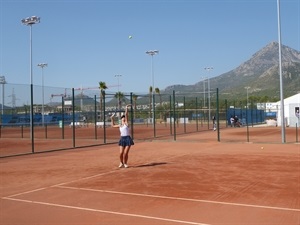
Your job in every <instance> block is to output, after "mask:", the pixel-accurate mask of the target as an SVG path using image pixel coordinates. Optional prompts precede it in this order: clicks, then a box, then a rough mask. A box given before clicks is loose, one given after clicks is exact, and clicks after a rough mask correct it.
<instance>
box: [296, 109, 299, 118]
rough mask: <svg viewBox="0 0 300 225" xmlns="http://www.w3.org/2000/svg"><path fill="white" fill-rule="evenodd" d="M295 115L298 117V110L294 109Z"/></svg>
mask: <svg viewBox="0 0 300 225" xmlns="http://www.w3.org/2000/svg"><path fill="white" fill-rule="evenodd" d="M295 115H296V117H297V118H299V110H296V112H295Z"/></svg>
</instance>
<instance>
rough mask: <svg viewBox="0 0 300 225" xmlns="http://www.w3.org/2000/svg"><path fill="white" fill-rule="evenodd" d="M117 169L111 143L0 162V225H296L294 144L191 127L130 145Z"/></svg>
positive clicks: (298, 161) (298, 194) (299, 195)
mask: <svg viewBox="0 0 300 225" xmlns="http://www.w3.org/2000/svg"><path fill="white" fill-rule="evenodd" d="M226 132H228V135H229V136H231V135H232V134H233V133H234V134H235V135H236V132H244V130H242V129H240V130H238V129H227V130H224V131H222V135H223V136H222V137H224V139H226V137H227V136H226V135H227V133H226ZM214 135H215V133H214ZM268 135H269V136H271V135H274V133H271V134H268ZM277 135H278V134H277V133H276V136H277ZM279 139H280V137H279ZM196 140H199V141H196ZM266 140H268V139H266ZM279 142H280V140H279ZM262 147H263V148H262ZM118 165H119V161H118V147H117V145H116V144H110V145H102V146H94V147H88V148H79V149H72V150H67V151H59V152H48V153H42V154H32V155H24V156H17V157H8V158H1V159H0V166H1V171H0V174H1V185H0V190H1V205H0V206H1V210H0V224H3V225H4V224H5V225H13V224H15V225H23V224H26V225H27V224H47V225H48V224H53V225H54V224H55V225H58V224H72V225H87V224H88V225H92V224H97V225H99V224H116V225H119V224H120V225H121V224H122V225H124V224H126V225H127V224H131V225H132V224H139V225H148V224H159V225H160V224H163V225H165V224H168V225H169V224H170V225H172V224H199V225H203V224H207V225H215V224H226V225H227V224H251V225H253V224H259V225H270V224H272V225H273V224H278V225H279V224H280V225H282V224H286V225H298V224H300V201H299V199H300V191H299V190H300V145H299V144H298V143H287V144H280V143H279V144H278V143H268V142H267V141H266V142H264V143H255V142H246V141H238V142H233V141H224V142H217V141H216V140H215V136H214V137H212V134H211V133H208V132H200V133H192V134H189V135H184V136H181V137H180V138H178V140H177V141H172V140H154V141H136V143H135V145H134V146H133V147H132V150H131V152H130V160H129V166H130V167H129V168H127V169H125V168H122V169H119V168H118Z"/></svg>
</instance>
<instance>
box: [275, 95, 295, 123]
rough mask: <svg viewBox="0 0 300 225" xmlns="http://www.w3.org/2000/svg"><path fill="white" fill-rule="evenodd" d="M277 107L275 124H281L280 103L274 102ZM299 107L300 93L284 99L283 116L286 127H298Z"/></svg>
mask: <svg viewBox="0 0 300 225" xmlns="http://www.w3.org/2000/svg"><path fill="white" fill-rule="evenodd" d="M275 105H276V107H277V106H278V107H277V110H278V111H277V125H278V126H281V103H280V101H278V102H276V103H275ZM299 108H300V93H298V94H296V95H293V96H291V97H288V98H286V99H284V117H285V125H286V126H288V127H296V124H297V126H298V127H299V122H300V118H299Z"/></svg>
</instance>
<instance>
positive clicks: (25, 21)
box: [21, 16, 40, 152]
mask: <svg viewBox="0 0 300 225" xmlns="http://www.w3.org/2000/svg"><path fill="white" fill-rule="evenodd" d="M21 22H22V24H23V25H26V26H30V134H31V140H32V141H31V142H32V152H34V144H33V140H34V132H33V82H32V25H34V24H37V23H40V17H37V16H32V17H27V18H25V19H22V20H21Z"/></svg>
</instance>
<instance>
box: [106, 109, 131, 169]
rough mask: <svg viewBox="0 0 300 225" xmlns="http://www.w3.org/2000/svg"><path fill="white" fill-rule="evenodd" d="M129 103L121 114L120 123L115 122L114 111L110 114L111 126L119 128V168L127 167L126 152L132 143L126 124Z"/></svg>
mask: <svg viewBox="0 0 300 225" xmlns="http://www.w3.org/2000/svg"><path fill="white" fill-rule="evenodd" d="M129 106H131V105H126V108H125V114H124V115H122V116H121V124H115V122H114V116H115V113H114V114H112V116H111V117H110V118H111V126H112V127H116V128H119V129H120V134H121V137H120V140H119V146H120V165H119V168H122V167H125V168H128V164H127V162H128V154H129V150H130V148H131V145H134V142H133V140H132V138H131V137H130V132H129V125H128V107H129Z"/></svg>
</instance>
